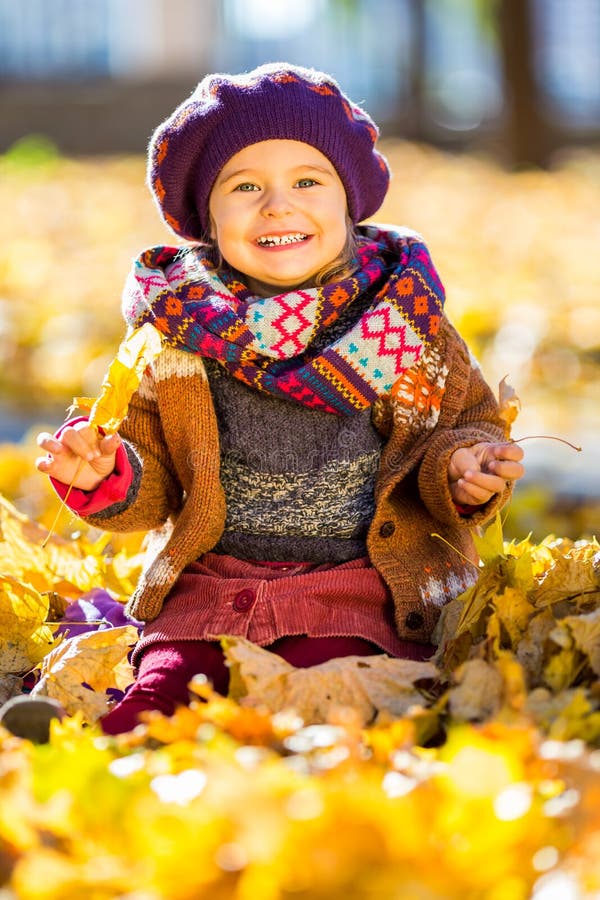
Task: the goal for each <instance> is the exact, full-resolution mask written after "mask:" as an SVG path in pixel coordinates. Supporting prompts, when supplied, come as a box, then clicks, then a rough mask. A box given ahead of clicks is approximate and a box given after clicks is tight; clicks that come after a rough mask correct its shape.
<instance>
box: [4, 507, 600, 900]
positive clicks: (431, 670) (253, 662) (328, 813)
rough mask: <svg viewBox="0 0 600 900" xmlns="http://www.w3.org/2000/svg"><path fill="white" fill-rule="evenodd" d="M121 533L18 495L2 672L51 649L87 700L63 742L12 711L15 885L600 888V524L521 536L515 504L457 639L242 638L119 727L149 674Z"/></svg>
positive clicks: (82, 890)
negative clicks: (45, 514)
mask: <svg viewBox="0 0 600 900" xmlns="http://www.w3.org/2000/svg"><path fill="white" fill-rule="evenodd" d="M110 541H111V536H110V535H105V536H104V537H102V538H97V539H96V540H94V541H91V540H90V539H89V537H87V538H86V537H84V536H82V535H79V536H76V537H74V538H71V539H66V538H64V537H62V536H59V535H56V534H55V535H51V536H50V537H48V531H47V529H45V528H43V527H41V526H40V525H39V524H37V523H35V522H33V521H31V520H30V519H28V518H27V517H26V516H25V515H24V514H23V513H20V512H18V511H17V510H16V509H15V508H14V507H13V506H12V505H11V504H10V503H9V502H8V501H6V500H2V501H1V502H0V571H1V572H2V573H3V575H2V577H1V579H0V623H1V626H2V642H1V644H0V673H1V675H0V685H1V690H2V692H3V695H4V697H7V696H9V695H11V694H15V693H17V692H18V691H20V690H21V689H22V688H23V684H24V676H27V677H30V676H28V673H30V672H31V670H34V672H35V673H36V676H37V678H38V681H37V684H36V686H35V687H34V688H33V690H34V693H43V694H48V695H49V696H53V697H56V698H58V699H59V700H60V701H61V702H62V703H63V705H64V706H65V708H66V709H67V712H68V713H70V715H69V717H68V718H66V719H65V720H63V722H62V723H58V722H57V723H55V726H54V728H53V733H52V738H51V742H50V744H49V745H44V746H35V745H32V744H30V743H29V742H27V741H24V740H21V739H19V738H16V737H14V736H12V735H10V734H8V733H6V732H4V731H3V730H2V729H0V884H4V889H3V891H2V890H0V896H1V897H2V900H12V898H15V900H16V898H19V900H21V898H23V900H80V898H81V897H84V896H85V897H92V898H102V900H104V898H107V900H108V898H123V900H162V898H165V900H167V898H168V900H192V898H202V897H207V898H208V897H211V898H213V897H217V898H219V897H222V898H225V897H227V898H229V897H231V898H236V900H237V898H244V900H245V898H248V900H249V898H254V897H261V898H263V897H264V898H272V900H288V898H289V900H292V898H294V900H297V898H304V900H308V898H310V900H313V898H315V900H321V898H322V900H326V898H327V900H331V898H336V897H339V898H340V900H341V898H342V897H344V898H348V897H350V898H356V900H359V898H360V900H362V898H369V897H373V898H383V897H385V898H398V900H405V898H409V900H410V898H415V900H437V898H457V900H458V898H461V900H462V898H465V897H467V898H486V900H487V898H490V900H496V898H497V900H504V898H510V900H513V898H514V900H518V898H523V900H525V898H528V897H530V896H533V897H536V898H538V900H543V898H545V897H548V898H550V897H555V896H560V897H561V898H563V897H564V898H567V900H568V898H573V900H575V898H579V897H581V898H583V897H589V898H591V897H593V896H596V895H597V892H598V891H599V890H600V864H599V862H598V861H599V860H600V853H599V852H598V850H599V848H600V813H599V810H600V803H599V802H598V801H599V800H600V788H599V787H598V785H599V784H600V781H599V779H598V770H599V769H600V750H599V749H596V748H597V747H599V746H600V702H599V701H600V693H599V691H598V674H600V656H599V647H600V640H599V635H600V545H599V544H598V543H597V542H596V541H595V540H592V541H581V542H576V543H573V542H571V541H567V540H557V539H553V538H551V537H549V538H547V539H546V540H545V541H543V542H541V543H540V544H534V543H532V542H531V541H530V540H524V541H521V542H519V543H515V542H511V543H508V542H505V541H503V539H502V533H501V526H500V522H499V520H497V521H496V522H494V523H493V524H492V525H491V526H490V527H489V528H488V530H487V531H486V533H485V534H484V535H482V536H481V537H480V538H479V539H478V548H479V552H480V554H481V556H482V560H483V565H482V567H481V572H480V576H479V579H478V581H477V583H476V584H475V585H474V586H473V587H472V588H470V589H469V590H468V591H467V592H466V593H465V594H463V595H462V596H461V597H460V598H458V599H457V600H455V601H453V602H452V603H451V604H449V605H448V606H447V607H446V608H445V610H444V614H443V616H442V619H441V621H440V625H439V634H438V636H437V637H438V639H439V641H440V648H439V651H438V654H437V656H436V658H435V659H434V660H432V661H430V662H423V663H417V662H412V661H407V660H394V659H389V658H387V657H369V658H349V659H348V660H344V661H339V660H338V661H333V662H331V663H327V664H324V665H322V666H317V667H315V668H313V669H310V670H303V669H295V668H294V667H292V666H290V665H289V664H288V663H286V662H284V661H283V660H281V659H280V658H279V657H277V656H275V655H273V654H271V653H269V652H268V651H265V650H263V649H260V648H257V647H254V646H253V645H251V644H249V643H248V642H246V641H244V640H241V639H236V638H231V637H230V638H226V639H224V641H223V644H224V648H225V652H226V654H227V658H228V661H229V665H230V667H231V692H230V696H229V697H227V698H225V697H221V696H219V695H216V694H214V693H213V692H212V690H211V688H210V686H209V685H207V684H206V683H204V682H203V681H202V679H197V680H196V681H195V682H194V683H193V684H192V685H191V689H192V691H193V693H194V695H195V700H194V701H193V703H192V705H191V706H190V707H189V708H182V709H180V710H179V711H178V712H177V713H176V715H175V716H174V717H172V718H170V719H169V718H165V717H162V716H160V715H158V714H156V715H153V716H149V717H148V720H147V721H146V722H145V723H144V724H143V725H141V726H139V727H138V728H137V729H136V730H135V731H134V732H132V733H131V734H129V735H122V736H120V737H117V738H109V737H106V736H104V735H102V733H101V731H100V728H99V726H98V724H97V719H98V717H99V716H100V715H102V714H103V712H104V711H106V710H107V709H108V708H109V703H110V701H111V700H112V699H113V698H114V696H115V694H116V693H117V692H119V691H122V690H123V689H124V688H125V687H126V685H127V684H128V683H129V682H130V681H131V678H132V673H131V669H130V666H129V663H128V651H129V650H130V648H131V646H132V645H133V643H134V642H135V640H136V638H137V629H136V628H135V627H134V625H132V624H124V623H123V622H124V620H122V621H121V622H119V619H118V618H116V617H115V616H114V608H116V609H121V608H122V602H123V600H124V599H125V598H126V597H127V595H128V594H129V593H130V592H131V589H132V586H133V583H134V581H135V578H136V576H137V574H138V572H139V567H140V565H141V562H142V558H141V553H142V548H138V551H137V552H135V553H131V552H129V551H128V550H126V549H121V550H119V551H118V552H114V550H113V549H112V548H111V543H110ZM103 604H104V605H103ZM90 610H91V611H92V615H90ZM102 610H104V612H105V615H102ZM94 613H95V615H96V618H94ZM78 616H79V617H81V620H80V619H79V618H78ZM69 634H71V636H70V637H69ZM27 677H25V683H27ZM557 891H558V892H559V893H557Z"/></svg>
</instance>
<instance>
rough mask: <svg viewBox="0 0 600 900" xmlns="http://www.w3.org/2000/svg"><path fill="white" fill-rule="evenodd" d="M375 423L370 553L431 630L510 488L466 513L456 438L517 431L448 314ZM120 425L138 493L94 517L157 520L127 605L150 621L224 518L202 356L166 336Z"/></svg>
mask: <svg viewBox="0 0 600 900" xmlns="http://www.w3.org/2000/svg"><path fill="white" fill-rule="evenodd" d="M373 422H374V424H375V426H376V427H377V429H378V430H379V431H380V432H381V433H382V434H383V436H384V437H385V438H386V441H385V444H384V448H383V451H382V456H381V463H380V469H379V474H378V478H377V484H376V496H375V499H376V510H375V515H374V517H373V521H372V523H371V526H370V529H369V534H368V539H367V547H368V552H369V556H370V558H371V561H372V563H373V565H374V566H375V567H376V568H377V570H378V571H379V573H380V574H381V575H382V577H383V578H384V580H385V581H386V583H387V585H388V587H389V589H390V591H391V594H392V597H393V600H394V606H395V617H396V625H397V628H398V632H399V634H400V636H401V637H403V638H407V639H411V640H420V641H427V640H429V639H430V637H431V632H432V629H433V626H434V625H435V622H436V621H437V618H438V615H439V609H440V606H442V605H443V604H444V603H445V602H447V601H448V600H449V599H451V598H452V597H454V596H456V595H457V594H459V593H461V592H462V591H463V590H464V589H465V588H466V587H468V586H469V585H470V584H472V583H473V581H474V580H475V579H476V577H477V570H476V568H475V567H474V566H473V565H471V564H469V563H468V562H465V560H464V558H463V557H464V556H466V557H468V558H469V559H472V560H475V561H476V559H477V557H476V554H475V550H474V546H473V541H472V538H471V534H470V529H471V528H472V527H473V526H475V525H478V524H480V523H482V522H484V521H485V520H487V519H488V518H490V517H491V516H493V514H494V513H495V511H496V509H497V508H498V507H499V506H500V505H501V504H503V503H504V502H505V501H506V500H507V499H508V494H509V490H508V489H507V491H506V492H505V493H504V494H502V496H496V497H494V498H492V500H491V501H490V502H489V503H487V504H486V505H485V506H484V507H481V508H480V509H477V511H476V512H475V514H473V515H471V516H467V517H465V516H461V515H460V514H459V512H457V510H456V508H455V506H454V504H453V502H452V499H451V496H450V491H449V486H448V479H447V469H448V463H449V460H450V456H451V455H452V453H453V451H454V450H456V449H457V448H458V447H464V446H469V445H471V444H475V443H477V442H479V441H498V440H503V439H505V438H506V437H507V432H506V429H505V426H504V423H503V421H502V420H501V418H500V417H499V409H498V404H497V402H496V400H495V398H494V396H493V394H492V392H491V390H490V389H489V387H488V386H487V384H486V382H485V381H484V379H483V377H482V375H481V372H480V370H479V368H478V367H477V365H476V364H474V362H473V360H472V359H471V358H470V356H469V352H468V350H467V348H466V346H465V344H464V342H463V340H462V339H461V338H460V336H459V335H458V334H457V332H456V331H455V330H454V328H453V327H452V326H451V325H450V324H449V322H448V321H447V320H446V319H443V320H442V325H441V328H440V331H439V334H438V336H437V337H436V339H435V341H434V342H433V343H432V344H430V345H429V346H428V348H427V349H426V350H425V352H424V353H423V355H422V357H421V360H420V361H419V363H418V364H417V365H416V366H414V367H413V368H412V369H410V370H408V371H407V372H406V373H405V374H404V375H403V376H402V377H401V378H400V379H399V381H398V382H396V384H395V385H394V387H393V389H392V391H391V392H390V394H388V395H385V396H384V397H381V398H379V399H378V401H377V402H376V404H375V405H374V407H373ZM121 435H122V437H123V438H124V439H125V440H126V441H127V442H129V443H130V444H131V445H132V447H133V448H135V451H136V452H137V454H138V456H139V458H140V460H141V463H142V477H141V485H140V489H139V492H138V493H137V496H136V497H135V499H134V500H133V501H132V503H131V504H130V505H129V506H128V507H127V508H126V509H125V510H124V511H120V512H119V513H118V514H116V515H114V516H108V517H106V516H100V515H99V516H97V517H96V516H89V517H88V521H90V522H91V523H92V524H95V525H98V526H99V527H101V528H103V529H107V530H114V531H146V530H150V531H151V534H150V535H149V539H148V564H147V566H146V567H145V570H144V572H143V574H142V576H141V578H140V581H139V584H138V586H137V589H136V591H135V593H134V595H133V597H132V598H131V600H130V602H129V604H128V607H127V611H128V612H129V614H130V615H131V616H133V617H135V618H137V619H140V620H142V621H146V622H149V621H152V620H153V619H155V618H156V617H157V616H158V615H159V613H160V610H161V608H162V605H163V601H164V599H165V597H166V595H167V594H168V592H169V590H170V588H171V587H172V585H173V584H174V582H175V581H176V579H177V578H178V576H179V574H180V573H181V571H182V569H183V568H184V567H185V566H186V565H187V564H188V563H190V562H191V561H193V560H195V559H197V557H198V556H200V555H201V554H202V553H204V552H206V551H207V550H210V549H211V548H213V547H214V546H215V544H216V543H217V541H218V540H219V538H220V536H221V534H222V531H223V527H224V523H225V497H224V493H223V489H222V487H221V484H220V481H219V436H218V428H217V421H216V416H215V411H214V406H213V401H212V397H211V392H210V388H209V384H208V380H207V377H206V372H205V369H204V364H203V361H202V358H201V357H199V356H196V355H194V354H192V353H188V352H185V351H181V350H175V349H172V348H170V347H165V349H164V350H163V351H162V352H161V354H160V355H159V357H158V358H157V360H156V362H155V363H154V365H153V366H152V367H151V370H149V371H147V372H146V374H145V375H144V378H143V380H142V383H141V385H140V388H139V390H138V392H137V393H136V394H135V395H134V397H133V400H132V402H131V404H130V407H129V412H128V415H127V418H126V419H125V421H124V422H123V425H122V428H121ZM434 533H438V534H441V535H442V536H443V537H444V538H445V540H446V541H447V542H448V543H444V542H443V541H441V540H439V539H438V538H436V537H433V535H434ZM449 545H452V546H453V547H455V548H456V549H455V550H454V549H452V548H451V547H450V546H449Z"/></svg>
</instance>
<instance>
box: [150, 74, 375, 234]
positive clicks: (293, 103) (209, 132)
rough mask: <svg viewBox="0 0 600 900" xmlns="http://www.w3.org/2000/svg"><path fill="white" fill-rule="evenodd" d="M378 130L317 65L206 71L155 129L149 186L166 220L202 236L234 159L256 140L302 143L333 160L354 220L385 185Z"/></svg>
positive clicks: (364, 214) (180, 229)
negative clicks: (219, 180)
mask: <svg viewBox="0 0 600 900" xmlns="http://www.w3.org/2000/svg"><path fill="white" fill-rule="evenodd" d="M378 134H379V132H378V129H377V126H376V125H375V123H374V122H373V121H372V119H371V118H370V117H369V116H368V115H367V113H366V112H364V110H362V109H360V108H359V107H358V106H356V105H355V104H354V103H352V102H351V101H350V100H349V99H348V98H347V97H346V96H345V95H344V94H343V93H342V91H341V90H340V88H339V86H338V85H337V83H336V82H335V81H334V80H333V78H331V77H330V76H329V75H325V74H324V73H322V72H317V71H315V70H314V69H305V68H302V67H300V66H292V65H289V64H288V63H268V64H267V65H264V66H259V67H258V68H257V69H254V70H253V71H252V72H248V73H247V74H243V75H222V74H217V75H207V76H206V78H204V79H203V80H202V81H201V82H200V84H199V85H198V87H197V88H196V90H195V91H194V93H193V94H192V95H191V97H189V98H188V99H187V100H185V101H184V102H183V103H182V104H181V105H180V106H178V107H177V109H176V110H175V112H174V113H173V114H172V115H171V116H169V118H168V119H166V120H165V121H164V122H163V123H162V124H161V125H159V126H158V128H157V129H156V131H155V132H154V134H153V136H152V138H151V141H150V146H149V150H148V184H149V186H150V190H151V191H152V194H153V195H154V199H155V200H156V202H157V204H158V207H159V209H160V213H161V215H162V217H163V219H164V220H165V222H166V223H167V225H169V227H170V228H171V229H172V230H173V231H174V232H175V233H176V234H178V235H180V236H181V237H183V238H186V239H190V240H204V239H206V237H207V235H208V233H209V230H210V226H209V216H208V200H209V196H210V192H211V189H212V186H213V184H214V182H215V179H216V177H217V175H218V174H219V172H220V171H221V169H222V168H223V166H224V165H225V163H226V162H227V161H228V160H229V159H231V157H232V156H234V155H235V154H236V153H238V152H239V151H240V150H242V149H243V148H244V147H247V146H249V145H250V144H256V143H258V142H259V141H267V140H271V139H282V140H294V141H304V143H306V144H311V145H312V146H313V147H316V148H317V149H318V150H320V151H321V153H323V154H324V156H326V157H327V158H328V159H329V160H330V162H331V163H332V164H333V165H334V167H335V169H336V171H337V173H338V175H339V177H340V179H341V181H342V183H343V185H344V188H345V190H346V197H347V200H348V211H349V214H350V218H351V219H352V221H353V222H354V223H357V222H360V221H362V220H363V219H366V218H367V217H368V216H371V215H373V213H375V212H376V211H377V210H378V209H379V207H380V206H381V204H382V202H383V198H384V197H385V194H386V192H387V189H388V184H389V179H390V173H389V168H388V165H387V162H386V160H385V157H384V156H382V155H381V153H378V151H377V150H376V149H375V141H376V140H377V137H378Z"/></svg>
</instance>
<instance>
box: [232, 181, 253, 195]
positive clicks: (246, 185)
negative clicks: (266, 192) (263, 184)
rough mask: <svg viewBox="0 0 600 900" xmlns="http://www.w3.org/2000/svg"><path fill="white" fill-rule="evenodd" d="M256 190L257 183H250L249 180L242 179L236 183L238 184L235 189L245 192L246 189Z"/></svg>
mask: <svg viewBox="0 0 600 900" xmlns="http://www.w3.org/2000/svg"><path fill="white" fill-rule="evenodd" d="M257 190H258V187H257V185H255V184H252V182H251V181H244V182H243V183H242V184H238V186H237V187H236V191H243V192H247V191H257Z"/></svg>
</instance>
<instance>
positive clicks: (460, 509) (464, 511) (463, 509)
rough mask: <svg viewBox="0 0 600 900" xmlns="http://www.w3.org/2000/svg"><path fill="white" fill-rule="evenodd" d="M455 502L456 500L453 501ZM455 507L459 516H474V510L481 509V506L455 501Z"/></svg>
mask: <svg viewBox="0 0 600 900" xmlns="http://www.w3.org/2000/svg"><path fill="white" fill-rule="evenodd" d="M452 502H453V503H454V501H452ZM454 509H455V510H456V512H457V513H458V514H459V516H472V515H473V513H474V512H477V510H478V509H481V507H480V506H469V505H468V504H466V503H454Z"/></svg>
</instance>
